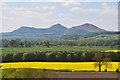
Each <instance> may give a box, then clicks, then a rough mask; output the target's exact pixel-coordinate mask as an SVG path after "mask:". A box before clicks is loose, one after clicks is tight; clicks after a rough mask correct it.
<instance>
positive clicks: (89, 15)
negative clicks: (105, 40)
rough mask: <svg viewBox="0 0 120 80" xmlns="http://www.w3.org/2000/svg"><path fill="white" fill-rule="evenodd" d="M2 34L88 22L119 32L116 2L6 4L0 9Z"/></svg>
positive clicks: (68, 26) (71, 25)
mask: <svg viewBox="0 0 120 80" xmlns="http://www.w3.org/2000/svg"><path fill="white" fill-rule="evenodd" d="M0 17H2V30H0V31H1V32H11V31H13V30H16V29H18V28H20V27H21V26H28V27H34V28H49V27H50V26H52V25H54V24H57V23H60V24H62V25H64V26H66V27H67V28H70V27H73V26H77V25H82V24H84V23H90V24H94V25H96V26H98V27H99V28H102V29H105V30H108V31H118V3H117V2H75V1H74V2H73V1H67V2H7V3H4V5H3V10H2V15H1V16H0Z"/></svg>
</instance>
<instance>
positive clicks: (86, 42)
mask: <svg viewBox="0 0 120 80" xmlns="http://www.w3.org/2000/svg"><path fill="white" fill-rule="evenodd" d="M0 42H1V43H0V47H3V48H6V47H21V48H24V47H38V46H46V47H52V46H58V45H62V46H63V45H67V46H71V47H72V46H90V47H92V46H109V47H111V48H117V49H118V48H119V47H120V39H80V40H61V39H58V40H20V39H16V40H7V39H3V40H2V41H0Z"/></svg>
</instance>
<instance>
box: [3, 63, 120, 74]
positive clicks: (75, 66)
mask: <svg viewBox="0 0 120 80" xmlns="http://www.w3.org/2000/svg"><path fill="white" fill-rule="evenodd" d="M94 63H95V62H14V63H2V69H7V68H34V69H51V70H70V71H98V68H95V65H94ZM105 69H106V68H105V66H104V65H103V66H102V71H104V70H105ZM116 69H118V62H110V65H109V66H108V71H113V72H115V71H116Z"/></svg>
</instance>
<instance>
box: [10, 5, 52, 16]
mask: <svg viewBox="0 0 120 80" xmlns="http://www.w3.org/2000/svg"><path fill="white" fill-rule="evenodd" d="M11 13H12V14H14V15H16V16H21V17H23V18H24V17H26V18H46V17H47V18H49V17H51V16H53V12H46V13H39V12H36V11H32V10H29V9H27V8H24V7H18V8H17V7H16V8H14V9H13V10H12V11H11Z"/></svg>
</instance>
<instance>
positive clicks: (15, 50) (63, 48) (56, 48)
mask: <svg viewBox="0 0 120 80" xmlns="http://www.w3.org/2000/svg"><path fill="white" fill-rule="evenodd" d="M97 50H100V51H102V50H111V48H110V47H103V46H98V47H96V46H95V47H94V46H93V47H82V46H73V47H70V46H52V47H50V48H48V47H45V46H39V47H29V48H3V49H2V53H21V52H26V53H27V52H40V51H97Z"/></svg>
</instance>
